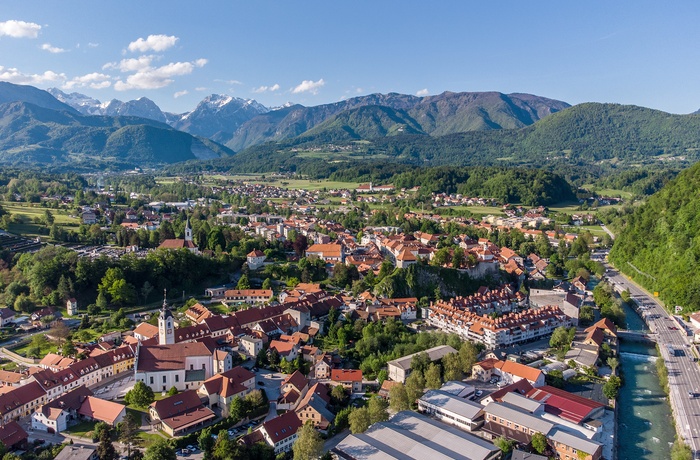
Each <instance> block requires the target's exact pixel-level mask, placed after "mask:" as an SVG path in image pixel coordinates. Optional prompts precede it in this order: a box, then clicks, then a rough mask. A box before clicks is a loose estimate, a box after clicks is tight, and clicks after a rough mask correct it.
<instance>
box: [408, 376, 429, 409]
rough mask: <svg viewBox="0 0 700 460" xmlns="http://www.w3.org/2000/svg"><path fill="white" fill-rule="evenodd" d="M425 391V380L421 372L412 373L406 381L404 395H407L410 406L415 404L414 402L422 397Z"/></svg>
mask: <svg viewBox="0 0 700 460" xmlns="http://www.w3.org/2000/svg"><path fill="white" fill-rule="evenodd" d="M424 389H425V378H424V377H423V373H422V372H421V371H413V372H411V375H409V376H408V378H407V379H406V393H407V394H408V401H409V403H410V404H411V405H413V404H415V403H416V401H417V400H418V399H419V398H420V397H421V396H423V390H424Z"/></svg>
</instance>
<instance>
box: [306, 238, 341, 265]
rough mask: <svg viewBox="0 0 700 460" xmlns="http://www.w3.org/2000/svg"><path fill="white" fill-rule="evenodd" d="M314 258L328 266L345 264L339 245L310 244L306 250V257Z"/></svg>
mask: <svg viewBox="0 0 700 460" xmlns="http://www.w3.org/2000/svg"><path fill="white" fill-rule="evenodd" d="M314 256H315V257H318V258H319V259H321V260H323V261H325V262H326V263H328V264H333V265H335V264H337V263H345V253H344V251H343V246H342V245H340V244H333V243H331V244H312V245H311V246H309V248H308V249H307V250H306V257H314Z"/></svg>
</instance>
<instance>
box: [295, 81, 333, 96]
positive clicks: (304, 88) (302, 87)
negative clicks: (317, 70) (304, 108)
mask: <svg viewBox="0 0 700 460" xmlns="http://www.w3.org/2000/svg"><path fill="white" fill-rule="evenodd" d="M325 84H326V82H325V81H323V78H321V79H320V80H319V81H313V80H304V81H302V82H301V83H299V84H298V85H297V86H296V87H295V88H294V89H292V93H294V94H299V93H306V92H309V93H311V94H317V93H318V89H319V88H320V87H322V86H323V85H325Z"/></svg>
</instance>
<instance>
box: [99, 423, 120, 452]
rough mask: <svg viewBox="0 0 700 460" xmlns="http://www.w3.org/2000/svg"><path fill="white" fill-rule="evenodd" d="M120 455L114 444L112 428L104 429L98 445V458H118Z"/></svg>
mask: <svg viewBox="0 0 700 460" xmlns="http://www.w3.org/2000/svg"><path fill="white" fill-rule="evenodd" d="M118 457H119V456H118V455H117V451H116V449H115V448H114V444H112V438H111V436H110V430H109V429H107V430H102V431H101V432H100V444H99V445H98V446H97V458H99V459H100V460H116V459H117V458H118Z"/></svg>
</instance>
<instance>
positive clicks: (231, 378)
mask: <svg viewBox="0 0 700 460" xmlns="http://www.w3.org/2000/svg"><path fill="white" fill-rule="evenodd" d="M254 389H255V374H254V373H252V372H250V371H249V370H248V369H245V368H243V367H241V366H236V367H234V368H233V369H231V370H229V371H226V372H223V373H221V374H217V375H215V376H213V377H211V378H209V379H207V380H206V381H205V382H204V383H203V384H202V386H201V387H199V389H198V390H197V393H198V394H199V396H200V397H206V398H208V399H209V403H208V406H209V407H210V408H214V407H218V408H220V409H221V414H222V416H223V417H228V415H229V406H230V404H231V401H233V399H234V398H236V397H239V398H243V397H245V396H246V395H247V394H248V393H250V392H251V391H253V390H254Z"/></svg>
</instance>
